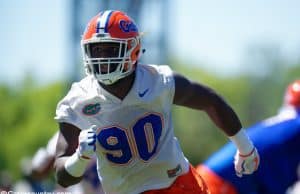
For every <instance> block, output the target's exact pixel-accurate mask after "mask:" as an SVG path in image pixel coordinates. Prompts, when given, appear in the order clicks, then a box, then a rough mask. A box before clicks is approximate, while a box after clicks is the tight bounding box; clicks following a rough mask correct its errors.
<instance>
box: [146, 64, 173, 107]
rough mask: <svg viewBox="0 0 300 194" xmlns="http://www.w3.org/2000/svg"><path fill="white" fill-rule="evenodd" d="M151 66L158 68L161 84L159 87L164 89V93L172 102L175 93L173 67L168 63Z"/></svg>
mask: <svg viewBox="0 0 300 194" xmlns="http://www.w3.org/2000/svg"><path fill="white" fill-rule="evenodd" d="M150 66H151V67H153V68H154V69H155V70H156V72H157V76H158V77H159V82H158V83H159V86H157V88H160V90H163V93H164V94H165V95H166V96H167V97H168V99H169V102H170V103H171V104H172V103H173V98H174V94H175V81H174V74H173V71H172V69H171V68H170V67H169V66H168V65H159V66H158V65H150ZM161 87H162V88H161Z"/></svg>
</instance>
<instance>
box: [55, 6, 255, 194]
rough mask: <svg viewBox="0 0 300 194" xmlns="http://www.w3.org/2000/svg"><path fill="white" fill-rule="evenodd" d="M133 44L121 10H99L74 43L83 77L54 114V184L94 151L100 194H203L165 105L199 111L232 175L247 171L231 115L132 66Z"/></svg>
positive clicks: (248, 146)
mask: <svg viewBox="0 0 300 194" xmlns="http://www.w3.org/2000/svg"><path fill="white" fill-rule="evenodd" d="M140 38H141V33H139V30H138V27H137V26H136V24H135V22H134V21H133V20H132V19H131V18H130V17H129V16H127V15H126V14H125V13H123V12H121V11H112V10H107V11H103V12H101V13H99V14H98V15H96V16H95V17H93V18H92V19H91V20H90V22H89V23H88V25H87V27H86V30H85V32H84V34H83V36H82V41H81V45H82V52H83V60H84V64H85V69H86V73H87V76H86V77H85V78H83V79H82V80H81V81H79V82H77V83H74V84H73V85H72V87H71V89H70V91H69V92H68V94H67V95H66V96H65V97H64V98H63V99H62V100H61V101H60V102H59V103H58V106H57V109H56V117H55V119H56V120H57V121H58V123H59V127H60V134H59V140H58V145H57V152H56V161H55V168H56V176H57V181H58V183H59V184H61V185H62V186H69V185H72V184H75V183H77V182H79V181H80V180H81V178H82V175H83V173H84V171H85V168H86V165H87V163H88V162H89V160H90V158H92V157H93V155H94V154H95V153H96V156H97V158H98V160H97V164H98V171H99V175H100V179H101V182H102V185H103V188H104V191H105V192H106V193H108V194H137V193H146V194H154V193H160V194H168V193H182V194H184V193H188V194H193V193H197V194H199V193H203V194H205V193H208V190H207V187H206V185H205V183H204V181H203V180H202V178H201V177H200V176H199V175H198V174H197V173H196V170H195V168H194V167H193V166H192V165H190V163H189V162H188V160H187V159H186V158H185V156H184V154H183V153H182V150H181V148H180V146H179V143H178V141H177V139H176V137H175V136H174V130H173V124H172V115H171V106H172V104H176V105H181V106H185V107H189V108H193V109H197V110H201V111H205V112H206V113H207V114H208V115H209V116H210V118H211V119H212V120H213V122H214V123H215V124H216V125H217V126H218V127H219V128H220V129H222V130H223V131H224V132H225V134H226V135H228V136H229V138H230V139H231V140H232V141H233V142H234V143H235V145H236V146H237V158H236V161H235V168H236V171H237V173H238V175H239V176H242V175H243V174H251V173H253V172H254V171H255V170H256V169H257V167H258V164H259V156H258V153H257V150H256V148H255V146H254V145H253V143H252V141H251V140H250V139H249V138H248V136H247V134H246V133H245V131H244V130H243V129H242V126H241V123H240V120H239V119H238V117H237V115H236V114H235V112H234V111H233V109H232V108H231V107H230V106H229V105H228V104H227V103H226V102H225V101H224V100H223V98H222V97H221V96H219V95H218V94H217V93H216V92H215V91H214V90H213V89H211V88H209V87H207V86H205V85H202V84H200V83H196V82H192V81H190V80H188V79H187V78H186V77H184V76H183V75H180V74H177V73H175V72H173V71H172V70H171V69H170V67H168V66H166V65H161V66H159V65H147V64H139V63H138V59H139V57H140V55H141V40H140Z"/></svg>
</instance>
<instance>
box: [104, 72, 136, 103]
mask: <svg viewBox="0 0 300 194" xmlns="http://www.w3.org/2000/svg"><path fill="white" fill-rule="evenodd" d="M134 80H135V72H133V73H131V74H130V75H129V76H127V77H124V78H122V79H120V80H118V81H117V82H116V83H114V84H112V85H105V84H102V83H99V84H100V85H101V87H102V88H104V89H105V90H106V91H108V92H109V93H111V94H112V95H114V96H116V97H117V98H119V99H121V100H123V99H124V98H125V97H126V95H127V94H128V92H129V91H130V89H131V88H132V86H133V83H134Z"/></svg>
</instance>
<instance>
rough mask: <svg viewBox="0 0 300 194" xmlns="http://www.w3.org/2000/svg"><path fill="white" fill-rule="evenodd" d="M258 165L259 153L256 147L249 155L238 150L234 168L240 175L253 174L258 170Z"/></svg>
mask: <svg viewBox="0 0 300 194" xmlns="http://www.w3.org/2000/svg"><path fill="white" fill-rule="evenodd" d="M258 165H259V155H258V152H257V150H256V148H255V147H254V148H253V149H252V151H251V152H250V153H249V154H247V155H242V154H240V152H239V151H237V152H236V154H235V157H234V168H235V172H236V175H237V176H238V177H242V176H243V174H252V173H253V172H254V171H256V170H257V168H258Z"/></svg>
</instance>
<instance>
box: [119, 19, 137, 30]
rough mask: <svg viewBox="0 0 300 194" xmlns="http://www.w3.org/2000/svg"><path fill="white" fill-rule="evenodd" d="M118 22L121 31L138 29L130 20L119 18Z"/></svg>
mask: <svg viewBox="0 0 300 194" xmlns="http://www.w3.org/2000/svg"><path fill="white" fill-rule="evenodd" d="M119 24H120V28H121V30H122V31H123V32H137V31H138V29H137V27H136V25H135V24H134V23H133V22H131V21H126V20H121V21H120V23H119Z"/></svg>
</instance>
